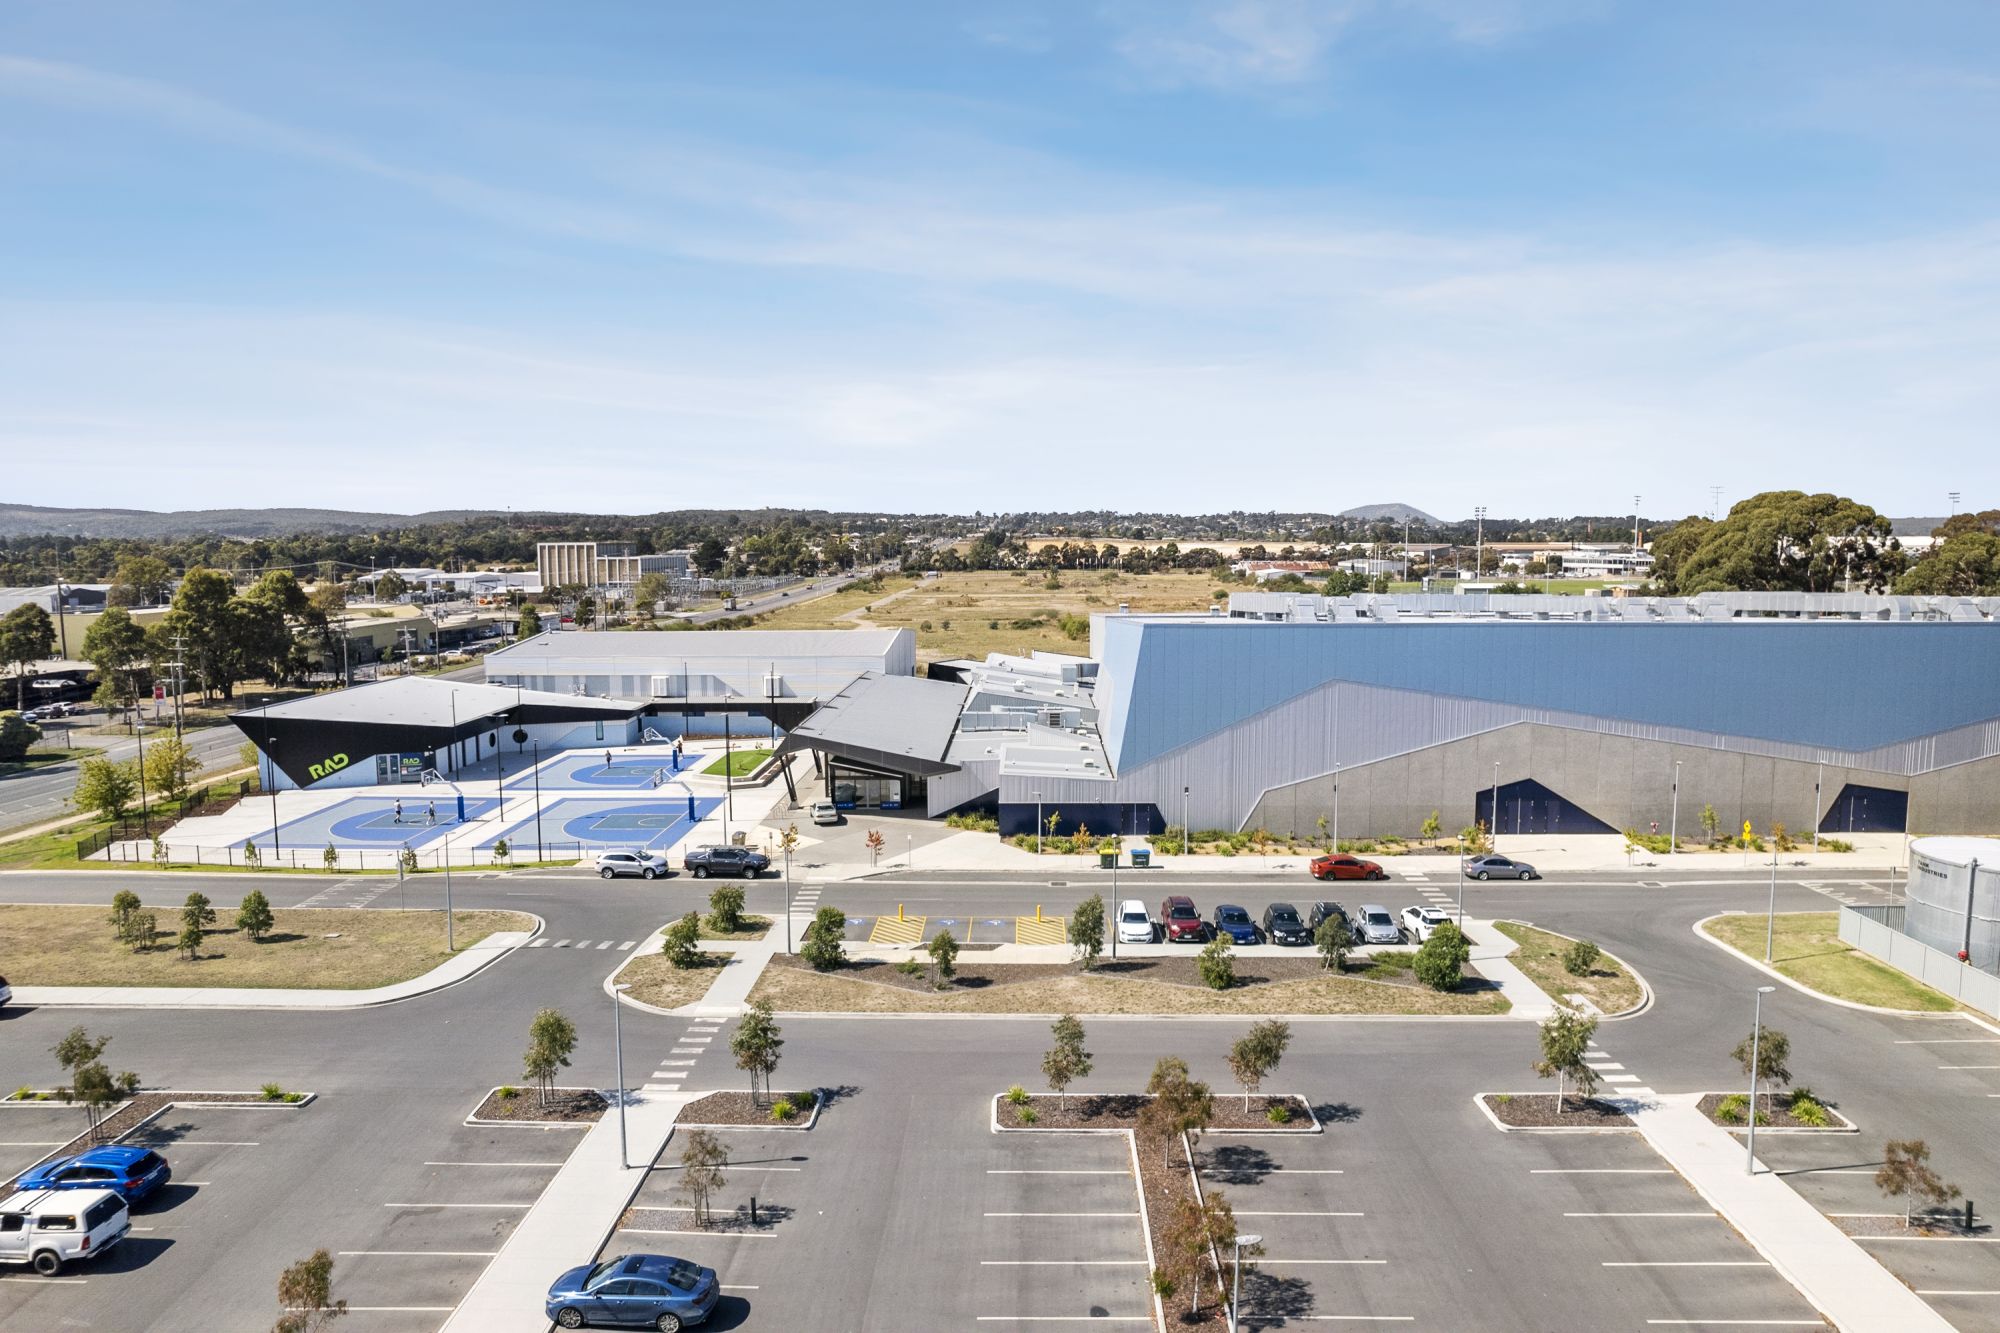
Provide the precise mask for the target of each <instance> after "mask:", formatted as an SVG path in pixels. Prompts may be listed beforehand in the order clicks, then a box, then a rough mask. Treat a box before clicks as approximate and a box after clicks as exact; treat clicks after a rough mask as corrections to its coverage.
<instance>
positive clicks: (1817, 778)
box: [1813, 759, 1826, 851]
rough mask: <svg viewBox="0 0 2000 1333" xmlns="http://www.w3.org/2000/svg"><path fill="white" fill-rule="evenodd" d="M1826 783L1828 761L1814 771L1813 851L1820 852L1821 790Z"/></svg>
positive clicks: (1824, 761)
mask: <svg viewBox="0 0 2000 1333" xmlns="http://www.w3.org/2000/svg"><path fill="white" fill-rule="evenodd" d="M1825 782H1826V760H1824V759H1822V760H1820V761H1819V766H1818V767H1817V768H1815V769H1814V770H1813V850H1814V851H1818V850H1819V821H1820V801H1821V796H1820V788H1821V787H1822V785H1823V784H1824V783H1825Z"/></svg>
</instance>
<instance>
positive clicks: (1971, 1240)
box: [1849, 1236, 2000, 1245]
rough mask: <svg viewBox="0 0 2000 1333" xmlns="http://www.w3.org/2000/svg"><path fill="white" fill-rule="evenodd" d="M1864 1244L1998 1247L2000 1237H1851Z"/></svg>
mask: <svg viewBox="0 0 2000 1333" xmlns="http://www.w3.org/2000/svg"><path fill="white" fill-rule="evenodd" d="M1849 1239H1850V1240H1858V1241H1861V1242H1863V1243H1864V1244H1870V1245H1872V1244H1874V1243H1875V1242H1876V1241H1878V1240H1927V1241H1929V1242H1931V1243H1932V1244H1933V1245H2000V1236H1851V1237H1849Z"/></svg>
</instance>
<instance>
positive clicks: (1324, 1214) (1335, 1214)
mask: <svg viewBox="0 0 2000 1333" xmlns="http://www.w3.org/2000/svg"><path fill="white" fill-rule="evenodd" d="M1236 1215H1237V1216H1238V1217H1366V1216H1368V1214H1366V1213H1238V1214H1236Z"/></svg>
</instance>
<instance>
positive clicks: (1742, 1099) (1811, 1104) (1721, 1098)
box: [1699, 1088, 1855, 1134]
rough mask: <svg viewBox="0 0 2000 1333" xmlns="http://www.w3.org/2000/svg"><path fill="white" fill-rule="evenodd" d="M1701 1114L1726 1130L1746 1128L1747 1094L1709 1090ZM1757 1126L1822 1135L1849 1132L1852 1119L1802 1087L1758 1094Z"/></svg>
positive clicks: (1701, 1104) (1852, 1127) (1704, 1098)
mask: <svg viewBox="0 0 2000 1333" xmlns="http://www.w3.org/2000/svg"><path fill="white" fill-rule="evenodd" d="M1699 1105H1700V1107H1701V1113H1702V1114H1703V1115H1705V1116H1707V1117H1708V1118H1709V1119H1710V1120H1712V1121H1714V1122H1715V1123H1716V1124H1718V1125H1721V1126H1722V1127H1723V1128H1725V1129H1743V1128H1746V1127H1747V1124H1748V1117H1747V1116H1746V1115H1745V1114H1744V1113H1745V1112H1746V1111H1747V1110H1748V1109H1749V1105H1750V1096H1749V1094H1748V1093H1743V1092H1711V1093H1709V1094H1707V1095H1706V1096H1704V1097H1703V1098H1702V1099H1701V1101H1700V1103H1699ZM1757 1128H1759V1129H1767V1128H1768V1129H1774V1130H1791V1131H1814V1130H1816V1131H1818V1132H1820V1133H1825V1134H1852V1133H1854V1132H1855V1125H1854V1122H1853V1121H1852V1120H1849V1119H1848V1118H1847V1117H1846V1116H1844V1115H1842V1114H1841V1113H1840V1112H1839V1111H1837V1110H1835V1109H1834V1107H1833V1106H1832V1105H1831V1104H1830V1103H1828V1102H1824V1101H1821V1100H1820V1099H1819V1098H1817V1097H1815V1096H1813V1094H1812V1093H1811V1092H1810V1091H1809V1090H1807V1089H1805V1088H1793V1089H1791V1090H1789V1091H1785V1092H1760V1093H1758V1094H1757Z"/></svg>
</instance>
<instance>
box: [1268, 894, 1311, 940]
mask: <svg viewBox="0 0 2000 1333" xmlns="http://www.w3.org/2000/svg"><path fill="white" fill-rule="evenodd" d="M1264 937H1265V938H1266V939H1268V940H1270V941H1271V943H1273V944H1289V945H1293V946H1297V945H1301V944H1311V943H1312V939H1313V937H1312V932H1311V931H1309V930H1307V929H1306V923H1305V922H1303V921H1301V920H1299V909H1298V908H1296V907H1294V906H1292V905H1291V904H1290V903H1272V904H1271V905H1270V906H1269V907H1266V908H1265V909H1264Z"/></svg>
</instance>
